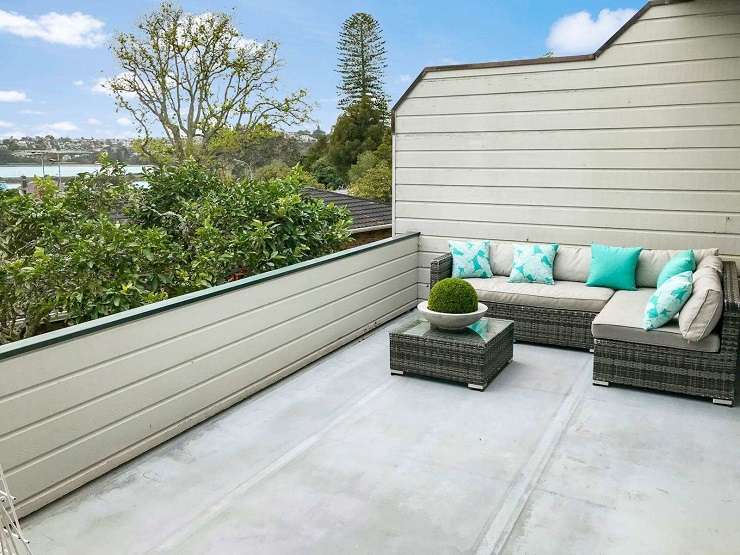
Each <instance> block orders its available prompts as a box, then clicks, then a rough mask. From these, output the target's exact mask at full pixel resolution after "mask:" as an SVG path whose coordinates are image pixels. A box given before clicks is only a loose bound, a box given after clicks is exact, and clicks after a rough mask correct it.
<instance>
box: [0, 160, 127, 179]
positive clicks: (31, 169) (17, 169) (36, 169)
mask: <svg viewBox="0 0 740 555" xmlns="http://www.w3.org/2000/svg"><path fill="white" fill-rule="evenodd" d="M99 167H100V166H99V165H98V164H61V165H60V166H58V165H56V164H54V163H49V164H46V166H44V167H43V168H42V166H41V164H38V165H33V164H29V165H26V164H22V165H15V164H12V165H0V181H2V180H3V179H14V180H15V179H20V177H21V176H24V175H25V176H26V177H28V178H32V177H35V176H39V177H40V176H43V175H50V176H52V177H58V176H59V175H60V173H61V176H62V177H73V176H75V175H77V174H79V173H83V172H93V171H95V170H96V169H98V168H99ZM141 169H142V166H138V165H131V166H126V171H127V172H128V173H141Z"/></svg>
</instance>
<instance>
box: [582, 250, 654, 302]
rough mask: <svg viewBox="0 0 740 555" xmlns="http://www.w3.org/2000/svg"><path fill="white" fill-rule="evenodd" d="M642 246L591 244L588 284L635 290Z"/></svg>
mask: <svg viewBox="0 0 740 555" xmlns="http://www.w3.org/2000/svg"><path fill="white" fill-rule="evenodd" d="M641 250H642V248H641V247H610V246H608V245H599V244H597V243H594V244H593V245H591V268H590V270H589V273H588V279H587V280H586V285H590V286H591V287H609V288H611V289H622V290H626V291H635V290H636V289H637V287H636V286H635V271H636V270H637V261H638V260H639V258H640V251H641Z"/></svg>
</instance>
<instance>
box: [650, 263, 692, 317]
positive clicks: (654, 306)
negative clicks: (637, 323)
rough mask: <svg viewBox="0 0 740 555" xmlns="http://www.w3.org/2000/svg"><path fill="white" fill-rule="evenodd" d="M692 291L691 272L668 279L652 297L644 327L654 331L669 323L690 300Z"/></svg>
mask: <svg viewBox="0 0 740 555" xmlns="http://www.w3.org/2000/svg"><path fill="white" fill-rule="evenodd" d="M692 289H693V274H692V273H691V272H681V273H680V274H676V275H675V276H673V277H671V278H668V279H667V280H666V281H665V282H663V284H662V285H661V286H660V287H658V288H657V289H656V290H655V293H653V294H652V296H651V297H650V300H649V301H648V304H647V306H646V307H645V317H644V319H643V323H642V327H643V328H645V329H646V330H654V329H655V328H659V327H660V326H662V325H663V324H665V323H667V322H669V321H670V320H671V319H672V318H673V317H674V316H675V315H676V314H678V312H679V311H680V310H681V308H683V305H685V304H686V301H688V300H689V297H690V296H691V290H692Z"/></svg>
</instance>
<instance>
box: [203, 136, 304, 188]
mask: <svg viewBox="0 0 740 555" xmlns="http://www.w3.org/2000/svg"><path fill="white" fill-rule="evenodd" d="M306 150H308V146H307V145H306V144H305V143H302V142H301V141H299V140H298V139H297V138H296V137H293V136H290V135H287V134H285V133H282V132H280V131H276V130H274V129H270V128H266V127H264V126H260V127H258V128H256V129H253V130H251V131H246V130H242V129H228V130H224V131H223V132H221V133H219V135H218V137H217V138H216V139H214V140H213V141H212V143H211V145H210V153H211V155H212V156H211V157H212V160H211V162H212V165H214V166H216V167H219V168H221V169H222V170H224V172H225V173H226V174H228V175H231V176H232V177H252V176H254V175H256V174H257V173H258V172H259V170H260V168H262V167H263V166H266V165H268V164H271V163H273V162H282V163H283V164H284V165H285V166H286V167H288V168H292V167H293V166H295V165H296V164H297V163H298V162H300V161H301V158H302V154H303V152H305V151H306Z"/></svg>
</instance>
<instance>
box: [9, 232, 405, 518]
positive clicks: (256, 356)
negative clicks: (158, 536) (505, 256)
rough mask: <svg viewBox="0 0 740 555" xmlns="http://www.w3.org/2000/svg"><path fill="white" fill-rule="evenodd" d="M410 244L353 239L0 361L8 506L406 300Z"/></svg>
mask: <svg viewBox="0 0 740 555" xmlns="http://www.w3.org/2000/svg"><path fill="white" fill-rule="evenodd" d="M417 242H418V238H417V237H416V236H410V237H407V238H403V239H395V240H390V241H386V242H385V243H384V244H382V246H376V247H374V248H372V247H371V248H369V249H365V250H363V247H360V248H359V251H358V252H356V253H355V254H353V255H350V256H345V257H342V258H338V259H337V260H335V261H330V262H326V263H324V264H321V265H316V266H315V267H311V266H309V267H307V268H304V269H302V270H300V271H297V272H292V273H291V272H288V273H285V274H284V275H280V276H278V277H275V278H273V279H270V280H268V281H263V282H261V283H256V284H254V285H250V286H248V287H245V288H241V289H237V290H234V291H232V292H228V293H225V294H222V295H219V296H215V297H212V298H207V299H204V300H202V301H198V302H194V303H192V304H188V305H186V306H182V307H178V308H173V309H171V310H166V311H162V312H157V313H155V314H153V315H151V316H147V317H146V318H143V319H138V320H134V321H131V322H128V323H124V324H122V325H120V326H114V327H110V328H108V329H105V330H102V331H99V332H95V333H91V334H87V335H83V336H80V337H76V338H73V339H70V340H69V341H62V342H59V343H55V344H52V345H49V346H47V347H43V348H41V349H38V350H31V351H29V352H26V353H23V354H20V355H18V356H16V357H11V358H6V359H4V360H2V361H0V463H1V464H2V465H3V467H4V469H5V472H6V475H7V476H8V479H9V485H10V487H11V489H12V491H13V493H14V494H15V495H16V496H17V497H18V498H19V500H20V510H21V512H22V513H23V514H27V513H28V512H30V511H32V510H35V509H37V508H38V507H40V506H42V505H44V504H46V503H48V502H49V501H51V500H53V499H55V498H57V497H59V496H61V495H63V494H64V493H66V492H68V491H70V490H71V489H74V488H75V487H78V486H79V485H81V484H82V483H84V482H86V481H89V480H90V479H92V478H94V477H95V476H97V475H99V474H101V473H103V472H105V471H106V470H108V469H110V468H111V467H112V466H115V465H116V464H120V463H121V462H124V461H125V460H127V459H128V458H131V457H132V456H135V455H136V454H137V453H138V452H140V451H142V450H144V449H146V448H151V447H152V446H154V445H156V444H157V443H160V442H161V441H164V440H165V439H167V438H168V437H170V436H172V435H175V434H176V433H179V432H180V431H182V430H183V429H185V428H187V427H189V426H192V425H193V424H195V423H197V422H198V421H199V420H202V419H203V418H205V417H207V416H209V415H210V414H212V413H214V412H217V411H218V410H223V409H224V408H226V407H227V406H229V405H231V404H233V403H235V402H237V401H239V400H240V399H243V398H244V397H246V396H248V395H250V394H252V393H255V392H256V391H258V390H260V389H262V388H264V387H266V386H267V385H269V384H271V383H273V382H274V381H276V380H278V379H280V378H281V377H284V376H286V375H288V374H289V373H291V372H293V371H295V370H297V369H299V368H300V367H302V366H304V365H305V364H308V363H309V362H311V361H313V360H315V359H316V358H318V357H319V356H321V355H323V354H326V353H327V352H330V351H331V350H333V349H335V348H337V347H338V346H340V345H342V344H344V343H346V342H347V341H349V340H351V339H353V338H354V337H357V336H358V335H359V334H361V333H364V332H365V331H368V330H369V329H372V328H373V327H374V326H376V325H378V323H380V322H383V321H386V320H387V319H389V318H392V317H393V316H395V315H397V314H399V313H400V312H403V311H405V310H408V309H409V308H411V307H413V306H414V304H415V302H416V299H417V286H416V282H417V278H416V268H417ZM368 247H370V246H368ZM122 453H123V454H124V456H121V454H122Z"/></svg>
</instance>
